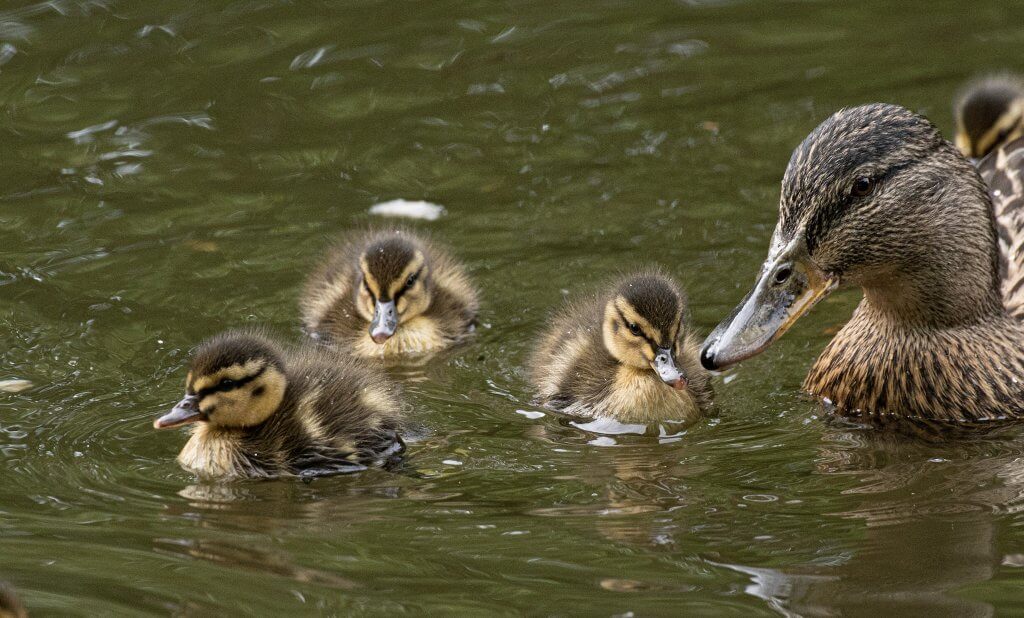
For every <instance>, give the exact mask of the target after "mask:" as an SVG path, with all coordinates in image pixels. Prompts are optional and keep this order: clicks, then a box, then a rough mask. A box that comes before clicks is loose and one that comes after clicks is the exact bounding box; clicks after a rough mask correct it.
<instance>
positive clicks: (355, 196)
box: [0, 0, 1024, 615]
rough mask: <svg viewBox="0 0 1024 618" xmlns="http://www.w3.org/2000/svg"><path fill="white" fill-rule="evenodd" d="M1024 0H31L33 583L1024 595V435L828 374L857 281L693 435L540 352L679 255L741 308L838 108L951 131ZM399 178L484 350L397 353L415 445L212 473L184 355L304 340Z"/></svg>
mask: <svg viewBox="0 0 1024 618" xmlns="http://www.w3.org/2000/svg"><path fill="white" fill-rule="evenodd" d="M1020 24H1024V7H1022V6H1021V5H1019V4H1014V5H1009V3H1004V2H992V1H986V2H975V3H971V4H962V3H959V2H952V1H946V0H939V1H936V2H927V3H924V2H920V3H917V2H908V3H900V4H899V5H898V6H892V5H891V4H890V3H888V2H881V1H858V2H840V1H836V2H795V1H794V2H761V1H739V0H737V1H734V2H728V1H724V2H717V1H708V0H705V1H701V0H690V1H678V2H669V1H664V2H662V1H655V0H652V1H650V2H644V3H635V2H611V1H596V2H595V1H592V0H588V1H585V2H584V1H578V0H567V1H562V2H557V3H553V2H549V1H523V2H482V1H477V2H453V1H449V0H430V1H420V2H414V1H401V2H399V1H378V0H363V1H351V2H338V3H325V2H314V1H310V2H286V1H277V0H248V1H244V0H238V1H234V2H227V1H215V2H210V1H203V2H200V1H198V0H196V1H192V2H182V1H175V2H169V1H168V2H149V3H129V2H119V1H114V0H110V1H106V0H95V1H86V0H82V1H69V0H55V1H53V2H46V3H40V4H32V3H26V2H18V1H11V0H9V1H8V2H6V3H5V4H4V6H3V7H2V8H0V99H2V103H3V111H4V113H3V114H2V116H0V134H2V136H3V140H2V144H3V146H2V152H3V158H2V165H0V242H2V243H3V245H2V246H3V248H4V251H3V253H2V254H0V315H2V316H3V328H2V329H0V350H2V354H3V356H2V358H3V365H2V369H0V372H2V374H0V379H27V380H31V381H32V382H33V384H34V387H33V388H31V389H29V390H26V391H23V392H20V393H2V394H0V474H2V479H3V481H2V483H0V579H7V580H9V581H11V582H12V583H13V584H14V585H15V586H16V587H17V588H18V589H19V590H20V592H21V594H22V596H23V597H24V600H25V602H26V604H27V605H28V606H29V607H30V608H31V609H32V610H33V612H34V614H36V615H51V614H76V613H77V614H83V615H98V614H113V615H126V614H137V613H151V614H157V615H168V614H171V615H202V614H210V613H212V612H217V611H229V612H231V613H243V612H245V613H262V614H279V615H285V614H291V613H310V614H312V613H318V612H320V613H330V612H333V613H344V612H360V613H369V614H383V613H394V612H397V611H406V612H410V613H421V612H427V611H433V612H437V613H441V612H445V613H462V614H518V613H539V614H554V615H566V614H572V613H578V612H580V611H582V610H586V611H587V613H593V614H599V615H600V614H604V615H629V614H630V612H632V613H634V614H635V615H652V614H669V613H677V614H678V613H697V612H701V613H712V612H713V613H716V614H724V615H729V614H742V615H751V614H755V615H757V614H760V615H770V614H773V613H776V612H783V613H784V612H794V613H801V614H827V613H830V612H831V613H836V612H846V613H853V614H868V613H876V614H877V613H878V612H885V613H900V614H902V615H910V614H925V613H927V614H929V615H990V614H994V613H997V612H998V613H1019V612H1021V611H1024V602H1022V601H1021V595H1020V586H1021V580H1022V574H1024V570H1022V568H1024V527H1022V526H1024V517H1022V515H1020V514H1019V512H1020V511H1021V506H1022V505H1024V499H1022V492H1024V461H1022V460H1021V453H1022V452H1024V435H1021V434H1020V433H1019V432H1018V431H1016V430H1011V431H1007V432H1002V433H999V434H994V435H977V436H967V437H958V438H955V439H953V438H940V439H934V440H915V439H908V438H906V437H901V436H894V435H889V434H887V433H882V432H877V431H866V430H864V429H860V428H857V427H847V426H844V425H842V424H839V423H836V422H829V421H826V420H824V419H822V418H821V416H822V414H821V410H820V409H819V408H818V407H817V406H816V405H815V404H814V402H810V401H807V400H805V399H803V398H801V397H800V396H799V395H798V394H797V390H798V388H799V385H800V381H801V379H802V377H803V375H804V373H805V372H806V370H807V369H808V367H809V366H810V364H811V362H812V361H813V359H814V357H815V355H816V354H817V352H818V351H819V350H820V349H821V348H822V347H823V345H824V344H825V342H826V341H827V340H828V337H829V336H830V333H832V332H834V331H835V329H836V327H837V326H839V325H840V324H841V323H842V322H843V320H845V319H846V318H847V317H848V316H849V313H850V311H851V309H852V307H853V306H854V305H855V303H856V302H857V299H858V293H857V292H855V291H849V292H844V293H840V294H837V295H834V296H833V297H831V298H830V299H828V300H827V301H825V302H824V303H822V304H821V305H820V306H819V307H818V308H816V309H815V310H814V312H813V313H812V314H811V315H810V316H809V317H807V318H805V319H804V320H802V321H801V323H800V324H799V325H798V326H797V327H795V328H794V329H793V331H792V332H790V333H789V334H788V335H787V336H786V337H785V338H784V339H783V340H782V341H780V342H779V343H778V344H777V345H776V346H774V347H773V348H772V349H771V350H769V351H768V352H767V353H765V354H764V355H762V356H761V357H759V358H756V359H753V360H751V361H749V362H746V363H744V364H743V365H742V366H740V367H739V368H737V369H736V370H734V371H732V372H730V373H728V374H726V375H725V376H723V377H720V378H718V379H717V380H716V382H715V387H716V391H717V393H718V404H717V406H716V409H715V411H714V413H713V414H712V416H711V417H710V418H709V419H707V420H705V421H703V422H701V423H699V424H697V425H695V426H693V427H690V428H688V429H687V430H686V431H685V433H683V435H681V436H678V439H668V440H659V439H658V438H655V437H645V436H636V435H615V436H603V437H602V436H597V435H596V434H594V433H593V432H590V431H587V430H586V429H585V428H580V427H578V426H575V425H573V424H571V423H569V422H568V421H567V420H566V419H562V418H558V417H555V416H552V415H551V414H545V415H544V416H538V414H537V413H538V412H541V410H538V409H537V408H536V407H535V406H533V405H532V404H531V402H530V399H531V394H530V391H529V387H528V385H527V383H526V380H525V374H524V372H523V369H522V366H523V363H524V361H525V359H526V357H527V355H528V352H529V346H530V341H531V338H532V337H533V336H534V335H535V334H536V333H537V332H538V330H539V329H541V328H543V326H544V324H545V319H546V316H547V315H548V313H549V311H550V310H551V309H552V308H553V307H555V306H556V305H557V304H558V303H560V302H561V301H562V299H563V298H564V296H565V295H566V294H572V293H577V292H585V291H587V290H589V289H592V287H593V286H595V285H598V284H600V283H601V282H602V281H605V280H607V279H608V278H609V277H611V276H614V275H615V274H617V273H621V272H624V271H628V270H631V269H634V268H637V267H640V266H643V265H645V264H649V263H652V262H656V263H659V264H661V265H662V266H664V267H665V268H666V269H667V270H668V271H669V272H671V273H672V274H673V275H675V276H677V277H679V279H680V280H681V281H682V282H683V283H684V285H685V286H686V288H687V289H688V291H689V293H690V297H691V303H692V313H693V319H694V323H695V324H696V326H697V327H698V328H700V329H701V330H702V331H704V332H708V331H709V330H710V329H711V328H712V327H713V326H714V325H715V324H716V323H717V322H718V320H719V319H721V317H722V316H723V315H725V314H726V313H727V312H728V311H729V310H730V309H731V308H732V306H733V305H734V304H735V303H736V302H737V301H738V300H739V299H740V298H741V297H742V295H743V294H744V293H745V291H746V289H747V287H748V285H749V284H750V283H751V281H752V279H753V277H754V274H755V272H756V269H757V267H758V265H759V264H760V262H761V260H762V259H763V257H764V254H765V251H766V248H767V244H768V238H769V235H770V233H771V229H772V227H773V226H774V221H775V216H776V203H777V199H778V184H779V180H780V178H781V175H782V171H783V170H784V168H785V165H786V162H787V161H788V157H789V153H790V151H791V150H792V148H793V147H794V146H795V145H796V144H797V143H799V141H800V140H801V139H802V138H803V137H804V136H805V135H806V134H807V132H808V131H810V130H811V129H812V128H813V127H814V126H815V125H816V124H817V123H818V122H820V121H821V120H822V119H824V118H825V117H826V116H827V115H828V114H829V113H831V112H832V111H834V110H835V109H837V108H839V107H841V106H846V105H854V104H858V103H864V102H870V101H889V102H895V103H901V104H903V105H906V106H908V107H911V108H912V109H915V110H918V111H922V112H924V113H926V114H928V115H929V116H930V117H932V118H933V119H934V120H935V121H936V122H937V123H939V125H940V126H941V127H942V129H943V130H944V131H946V132H947V134H948V132H949V131H950V129H951V118H950V114H949V101H950V98H951V96H952V94H953V93H954V92H955V90H956V88H957V86H958V85H959V84H960V83H961V82H962V80H964V79H965V78H967V77H969V76H970V75H972V74H974V73H976V72H978V71H983V70H988V69H992V68H1004V67H1006V68H1013V66H1014V65H1013V64H1012V63H1014V62H1017V63H1019V58H1020V54H1019V51H1020V49H1021V47H1022V45H1024V27H1022V26H1020ZM1017 68H1024V67H1020V66H1019V64H1018V65H1017ZM397 198H405V199H426V200H430V201H432V202H436V203H439V204H442V205H444V206H445V208H446V209H447V215H446V216H445V217H443V218H442V219H441V220H439V221H437V222H433V223H420V224H418V227H419V228H422V229H426V230H429V231H430V232H431V233H433V234H435V235H436V236H437V237H439V238H442V239H444V240H445V241H447V242H448V243H449V244H451V245H452V246H453V247H454V251H455V253H456V254H457V255H459V256H460V257H461V258H462V259H464V260H465V261H466V263H467V265H468V267H469V269H470V270H471V272H472V274H473V276H474V277H475V278H476V280H477V281H478V282H479V284H480V286H481V288H482V291H483V296H484V299H485V302H484V308H483V314H482V322H483V326H482V328H481V329H480V332H479V336H478V337H477V338H476V340H475V341H474V342H473V343H472V344H470V345H468V346H465V347H463V348H460V349H459V350H457V351H455V352H454V353H452V354H450V355H447V356H445V357H443V358H439V359H437V360H436V361H435V362H433V363H431V364H429V365H427V366H425V367H421V368H409V369H404V370H400V371H397V372H396V374H397V375H398V377H400V378H401V379H403V380H405V381H406V383H407V389H406V390H407V392H408V395H409V399H410V401H411V403H412V404H413V407H414V410H415V412H414V414H415V418H416V420H417V421H418V422H419V423H421V424H422V425H423V426H425V427H426V437H424V438H423V439H422V440H420V441H419V442H418V443H416V444H414V445H413V446H412V447H411V449H410V453H409V459H408V465H407V468H408V469H407V471H406V473H405V474H392V473H388V472H385V471H370V472H367V473H365V474H361V475H357V476H347V477H340V478H329V479H318V480H316V481H314V482H312V483H309V484H304V483H301V482H265V483H235V484H230V485H202V484H196V483H195V481H194V479H193V478H191V477H190V475H188V474H186V473H185V472H183V471H181V470H180V469H179V468H178V467H177V465H176V464H175V463H174V461H173V459H174V456H175V454H176V453H177V451H178V450H179V449H180V447H181V445H182V444H183V442H184V435H183V434H182V433H180V432H173V431H172V432H164V433H156V432H154V431H153V430H152V429H151V427H150V422H151V420H152V418H153V417H154V416H155V415H157V414H158V413H160V412H161V411H163V410H165V409H166V408H167V407H168V406H169V405H171V404H172V403H173V402H174V401H176V400H177V398H178V397H179V395H180V391H181V389H182V384H183V380H184V373H185V372H184V363H185V360H186V357H187V355H188V351H189V350H190V348H191V347H192V346H193V345H195V344H196V343H197V342H198V341H200V340H201V339H202V338H204V337H206V336H209V335H211V334H213V333H216V332H218V331H220V330H222V329H224V328H228V327H231V326H238V325H246V324H266V325H269V326H270V327H271V328H272V329H273V330H274V331H275V332H277V333H278V334H280V335H281V336H282V337H286V338H290V339H297V338H298V337H299V336H300V333H299V330H298V328H297V310H296V294H297V291H298V289H299V286H300V284H301V280H302V278H303V277H304V276H305V273H307V272H308V271H309V269H310V268H311V267H312V265H313V264H314V263H315V261H316V259H317V257H318V255H319V254H320V252H321V250H322V249H323V247H324V246H325V245H326V244H327V243H328V242H329V240H330V238H331V236H332V235H333V234H336V233H338V232H340V231H343V230H346V229H350V228H352V227H355V226H362V225H366V224H367V223H369V222H370V217H369V216H368V215H367V210H368V209H369V207H370V206H371V205H373V204H375V203H377V202H380V201H385V200H391V199H397ZM523 412H525V414H524V413H523Z"/></svg>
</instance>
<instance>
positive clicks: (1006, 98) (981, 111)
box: [953, 74, 1024, 159]
mask: <svg viewBox="0 0 1024 618" xmlns="http://www.w3.org/2000/svg"><path fill="white" fill-rule="evenodd" d="M953 116H954V117H955V118H956V147H957V148H959V149H960V152H961V153H962V154H963V155H964V156H965V157H973V158H976V159H980V158H982V157H984V156H985V155H987V154H988V153H990V152H992V151H993V150H995V149H996V148H998V147H999V146H1001V145H1003V144H1007V143H1009V142H1011V141H1013V140H1015V139H1017V138H1018V137H1021V136H1024V80H1021V79H1020V78H1018V77H1016V76H1013V75H1006V74H1003V75H988V76H985V77H982V78H980V79H976V80H972V81H970V82H968V83H967V85H966V86H964V88H963V90H962V91H961V92H960V94H959V95H958V96H957V98H956V101H955V102H954V104H953Z"/></svg>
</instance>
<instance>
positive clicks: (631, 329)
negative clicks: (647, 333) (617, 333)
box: [626, 322, 640, 337]
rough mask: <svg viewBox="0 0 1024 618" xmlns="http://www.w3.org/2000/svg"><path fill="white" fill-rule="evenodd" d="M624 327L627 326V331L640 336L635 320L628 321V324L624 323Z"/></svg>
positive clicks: (638, 326)
mask: <svg viewBox="0 0 1024 618" xmlns="http://www.w3.org/2000/svg"><path fill="white" fill-rule="evenodd" d="M626 328H628V329H629V332H631V333H633V334H634V335H636V336H637V337H639V336H640V325H639V324H637V323H636V322H630V323H629V324H626Z"/></svg>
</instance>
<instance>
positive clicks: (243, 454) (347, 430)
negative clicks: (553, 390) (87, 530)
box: [153, 332, 404, 478]
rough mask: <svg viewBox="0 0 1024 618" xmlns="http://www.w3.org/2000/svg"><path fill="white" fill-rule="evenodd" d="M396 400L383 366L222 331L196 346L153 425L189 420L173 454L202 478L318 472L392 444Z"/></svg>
mask: <svg viewBox="0 0 1024 618" xmlns="http://www.w3.org/2000/svg"><path fill="white" fill-rule="evenodd" d="M401 409H402V403H401V400H400V399H399V397H398V395H397V394H396V393H395V392H394V389H393V387H391V386H390V385H389V383H388V382H387V381H386V380H385V378H384V377H383V376H382V375H380V374H379V373H377V372H374V371H372V370H369V369H366V368H364V367H361V366H359V365H358V364H357V363H355V362H354V361H352V360H350V359H346V358H343V357H341V356H340V355H338V354H336V353H334V352H332V351H331V350H328V349H325V348H322V347H319V346H306V347H304V348H300V349H298V350H290V351H286V350H284V349H282V348H281V347H279V346H278V345H277V344H275V343H274V342H272V341H271V340H269V339H267V338H266V337H264V336H262V335H260V334H255V333H244V332H228V333H224V334H221V335H218V336H216V337H213V338H212V339H209V340H207V341H206V342H204V343H203V344H202V345H200V346H199V348H198V349H197V350H196V351H195V353H194V354H193V356H192V361H191V365H190V368H189V372H188V377H187V378H186V379H185V397H184V398H183V399H182V400H181V401H179V402H178V404H177V405H176V406H174V409H173V410H171V411H170V412H168V413H167V414H164V415H163V416H161V417H160V418H158V419H156V421H154V423H153V426H154V427H155V428H157V429H167V428H170V427H179V426H181V425H186V424H193V429H192V436H191V438H190V439H189V441H188V443H187V444H186V445H185V448H184V449H183V450H182V451H181V454H179V455H178V462H179V463H180V464H181V465H182V467H184V468H185V469H186V470H189V471H190V472H193V473H195V474H197V475H199V476H201V477H207V478H246V477H248V478H259V477H277V476H286V475H298V476H316V475H323V474H331V473H339V472H352V471H357V470H361V469H363V468H365V466H367V465H369V464H372V463H377V462H380V461H383V460H386V459H387V458H389V457H391V456H394V455H397V454H398V453H400V452H401V451H402V450H403V449H404V445H403V443H402V439H401V437H400V436H399V435H398V431H399V429H400V426H401Z"/></svg>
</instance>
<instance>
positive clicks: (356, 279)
mask: <svg viewBox="0 0 1024 618" xmlns="http://www.w3.org/2000/svg"><path fill="white" fill-rule="evenodd" d="M299 305H300V309H301V312H302V321H303V323H304V324H305V327H306V330H307V331H308V332H309V333H310V334H312V335H314V336H315V337H317V338H319V339H322V340H325V341H327V342H328V343H330V344H332V345H334V346H335V347H336V348H338V349H339V350H342V351H345V352H348V353H352V354H355V355H356V356H361V357H385V358H401V357H410V356H420V355H424V354H430V353H434V352H437V351H439V350H441V349H444V348H446V347H449V346H451V345H453V344H455V343H458V342H460V341H462V340H463V339H465V338H466V337H468V336H469V335H470V333H472V331H473V328H474V325H475V322H476V314H477V308H478V305H479V303H478V301H477V292H476V288H475V287H473V285H472V283H470V280H469V277H468V276H467V275H466V272H465V269H464V268H463V267H462V265H461V264H460V263H459V262H458V261H456V260H455V259H454V258H452V257H451V255H450V254H449V253H448V251H447V250H445V249H443V248H441V247H440V246H438V245H436V244H435V243H432V242H430V241H428V240H427V239H426V238H424V237H423V236H420V235H417V234H414V233H412V232H410V231H408V230H404V229H392V228H389V229H383V230H375V231H370V232H361V233H356V234H353V235H351V236H348V237H346V238H344V239H342V241H341V242H340V243H339V244H338V245H337V246H336V247H335V248H334V249H333V250H331V251H330V252H328V255H327V258H326V259H325V260H324V262H323V263H322V264H321V266H320V267H319V268H318V269H317V270H316V271H315V272H314V273H313V275H312V276H311V277H310V278H309V280H308V282H307V283H306V288H305V290H304V292H303V294H302V298H301V300H300V302H299Z"/></svg>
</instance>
